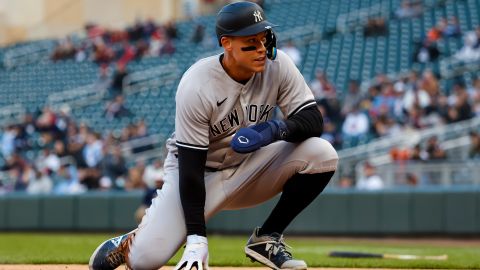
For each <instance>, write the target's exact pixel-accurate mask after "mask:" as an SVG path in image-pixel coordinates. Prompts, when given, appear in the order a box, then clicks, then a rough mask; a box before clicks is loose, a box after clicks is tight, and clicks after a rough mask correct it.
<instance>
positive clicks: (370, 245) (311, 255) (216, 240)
mask: <svg viewBox="0 0 480 270" xmlns="http://www.w3.org/2000/svg"><path fill="white" fill-rule="evenodd" d="M112 236H114V235H111V234H66V233H65V234H64V233H52V234H46V233H0V264H87V263H88V258H89V257H90V254H91V253H92V252H93V250H94V249H95V248H96V246H97V245H98V244H99V243H101V242H102V241H104V240H105V239H107V238H109V237H112ZM247 237H248V236H245V237H225V236H210V237H209V248H210V265H211V266H260V265H259V264H257V263H251V262H250V260H249V259H247V258H246V257H245V255H244V253H243V247H244V244H245V242H246V239H247ZM287 242H288V244H289V245H290V246H292V247H293V250H292V252H293V254H294V256H295V257H297V258H301V259H304V260H305V261H306V262H307V263H308V265H309V266H310V267H365V268H373V267H374V268H423V269H428V268H437V269H440V268H442V269H479V268H480V246H478V245H476V246H475V245H472V244H469V245H468V246H465V247H459V246H458V244H457V245H456V246H449V245H448V244H442V245H435V244H424V241H423V242H422V243H421V244H415V243H413V244H412V243H405V242H403V241H402V242H393V241H389V242H385V241H370V240H369V241H366V240H345V239H339V240H335V239H333V240H324V239H317V238H314V237H313V238H293V237H290V238H287ZM152 248H154V247H152ZM332 250H339V251H360V252H377V253H393V254H413V255H441V254H448V256H449V258H448V260H447V261H428V260H415V261H400V260H388V259H343V258H330V257H328V256H327V254H328V252H330V251H332ZM180 256H181V253H178V254H177V255H176V256H175V257H174V258H172V260H171V261H170V262H169V264H170V265H174V264H175V263H176V262H177V261H178V259H179V258H180Z"/></svg>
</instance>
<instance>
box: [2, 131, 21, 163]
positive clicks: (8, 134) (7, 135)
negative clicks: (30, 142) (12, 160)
mask: <svg viewBox="0 0 480 270" xmlns="http://www.w3.org/2000/svg"><path fill="white" fill-rule="evenodd" d="M3 130H4V131H3V134H2V145H1V147H2V155H3V156H4V157H5V158H7V159H8V158H9V157H10V156H11V155H12V154H13V153H14V151H15V143H14V140H15V137H16V136H17V134H16V130H15V129H14V127H13V125H8V126H6V127H4V128H3Z"/></svg>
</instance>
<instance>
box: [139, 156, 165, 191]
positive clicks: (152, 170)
mask: <svg viewBox="0 0 480 270" xmlns="http://www.w3.org/2000/svg"><path fill="white" fill-rule="evenodd" d="M143 182H145V185H146V186H147V187H148V188H150V189H153V188H156V187H158V186H160V187H161V186H162V185H163V161H162V160H161V159H156V160H155V161H154V162H153V163H152V164H149V165H147V167H145V172H144V173H143Z"/></svg>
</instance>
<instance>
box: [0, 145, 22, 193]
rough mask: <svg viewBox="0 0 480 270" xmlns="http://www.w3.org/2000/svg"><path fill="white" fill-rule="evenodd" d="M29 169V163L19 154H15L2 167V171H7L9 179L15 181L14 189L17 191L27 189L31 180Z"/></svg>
mask: <svg viewBox="0 0 480 270" xmlns="http://www.w3.org/2000/svg"><path fill="white" fill-rule="evenodd" d="M28 167H29V165H28V163H27V161H26V160H25V159H24V158H22V157H21V156H20V155H19V154H18V153H13V154H12V155H11V156H10V157H9V158H7V159H6V162H5V164H4V165H3V166H2V168H1V170H2V171H6V172H7V173H8V175H9V178H10V179H13V180H14V181H15V182H14V187H13V189H14V190H15V191H23V190H25V189H26V188H27V186H28V180H29V178H28V177H29V176H28V171H29V168H28Z"/></svg>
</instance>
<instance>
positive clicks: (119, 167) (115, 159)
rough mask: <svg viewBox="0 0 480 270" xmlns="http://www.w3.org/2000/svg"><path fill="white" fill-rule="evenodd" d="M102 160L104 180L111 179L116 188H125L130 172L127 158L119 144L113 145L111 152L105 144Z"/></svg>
mask: <svg viewBox="0 0 480 270" xmlns="http://www.w3.org/2000/svg"><path fill="white" fill-rule="evenodd" d="M103 156H104V157H103V159H102V161H101V167H102V175H103V177H105V178H108V179H104V180H103V181H109V182H110V183H112V184H111V186H113V187H114V188H115V189H123V188H124V186H125V182H126V180H125V179H126V177H127V173H128V169H127V165H126V162H125V159H124V158H123V156H122V152H121V149H120V147H119V146H113V147H112V149H111V152H109V151H108V148H107V147H106V146H104V154H103Z"/></svg>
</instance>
